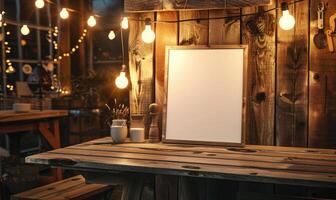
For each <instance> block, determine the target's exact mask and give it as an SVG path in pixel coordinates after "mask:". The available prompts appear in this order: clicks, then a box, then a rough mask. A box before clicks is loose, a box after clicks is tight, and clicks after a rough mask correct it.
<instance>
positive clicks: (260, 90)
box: [242, 6, 275, 145]
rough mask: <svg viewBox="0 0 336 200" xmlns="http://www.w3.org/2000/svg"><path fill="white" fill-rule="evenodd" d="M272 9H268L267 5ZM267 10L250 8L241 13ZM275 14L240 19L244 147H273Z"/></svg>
mask: <svg viewBox="0 0 336 200" xmlns="http://www.w3.org/2000/svg"><path fill="white" fill-rule="evenodd" d="M270 7H271V6H270ZM266 9H269V8H267V7H250V8H244V9H243V10H242V12H243V14H249V13H255V12H261V11H263V10H266ZM274 20H275V11H272V12H268V13H265V14H261V15H256V16H249V17H243V18H242V40H243V41H242V42H243V44H247V45H248V46H249V55H248V57H249V67H250V73H249V75H248V86H249V89H248V91H249V96H250V101H249V112H248V120H247V125H246V126H247V130H248V131H247V144H259V145H273V144H274V113H275V111H274V104H275V99H274V93H275V29H274V26H275V25H274V23H275V21H274Z"/></svg>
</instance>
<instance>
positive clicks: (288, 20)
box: [279, 2, 295, 31]
mask: <svg viewBox="0 0 336 200" xmlns="http://www.w3.org/2000/svg"><path fill="white" fill-rule="evenodd" d="M281 10H282V16H281V17H280V20H279V25H280V28H281V29H283V30H285V31H287V30H291V29H292V28H294V25H295V19H294V17H293V16H292V15H291V14H290V13H289V10H288V4H287V3H286V2H283V3H281Z"/></svg>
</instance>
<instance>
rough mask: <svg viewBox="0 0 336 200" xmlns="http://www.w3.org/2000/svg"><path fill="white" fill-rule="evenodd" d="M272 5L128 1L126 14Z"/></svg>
mask: <svg viewBox="0 0 336 200" xmlns="http://www.w3.org/2000/svg"><path fill="white" fill-rule="evenodd" d="M266 4H271V0H206V1H201V0H188V1H187V0H181V1H180V0H179V1H178V0H163V1H158V0H150V1H144V0H126V1H125V6H124V7H125V10H126V12H145V11H172V10H182V9H193V10H206V9H220V8H230V7H231V8H232V7H247V6H256V5H266Z"/></svg>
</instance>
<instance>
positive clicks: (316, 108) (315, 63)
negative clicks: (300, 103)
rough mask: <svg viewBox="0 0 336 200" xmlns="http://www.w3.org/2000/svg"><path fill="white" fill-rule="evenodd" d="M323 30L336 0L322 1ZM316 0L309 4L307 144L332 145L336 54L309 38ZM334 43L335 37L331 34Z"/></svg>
mask: <svg viewBox="0 0 336 200" xmlns="http://www.w3.org/2000/svg"><path fill="white" fill-rule="evenodd" d="M323 2H324V3H325V4H326V5H327V7H326V11H325V21H324V22H325V30H327V29H329V17H330V16H331V15H333V14H335V12H336V1H333V0H325V1H323ZM318 3H319V1H317V0H314V1H312V2H311V4H310V19H311V21H310V44H311V45H310V54H309V55H310V57H309V59H310V72H309V129H308V130H309V133H308V136H309V137H308V146H309V147H328V148H336V137H335V132H336V126H335V122H336V104H335V101H336V82H335V81H336V70H335V69H336V68H335V63H336V54H335V53H331V52H329V51H328V48H325V49H317V48H316V46H315V45H314V42H313V37H314V35H315V34H316V32H317V12H316V11H317V7H318ZM334 44H336V38H335V37H334Z"/></svg>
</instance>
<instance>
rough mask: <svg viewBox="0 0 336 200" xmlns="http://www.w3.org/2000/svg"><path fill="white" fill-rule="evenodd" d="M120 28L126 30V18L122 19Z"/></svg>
mask: <svg viewBox="0 0 336 200" xmlns="http://www.w3.org/2000/svg"><path fill="white" fill-rule="evenodd" d="M121 28H123V29H128V18H127V17H123V19H122V21H121Z"/></svg>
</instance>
